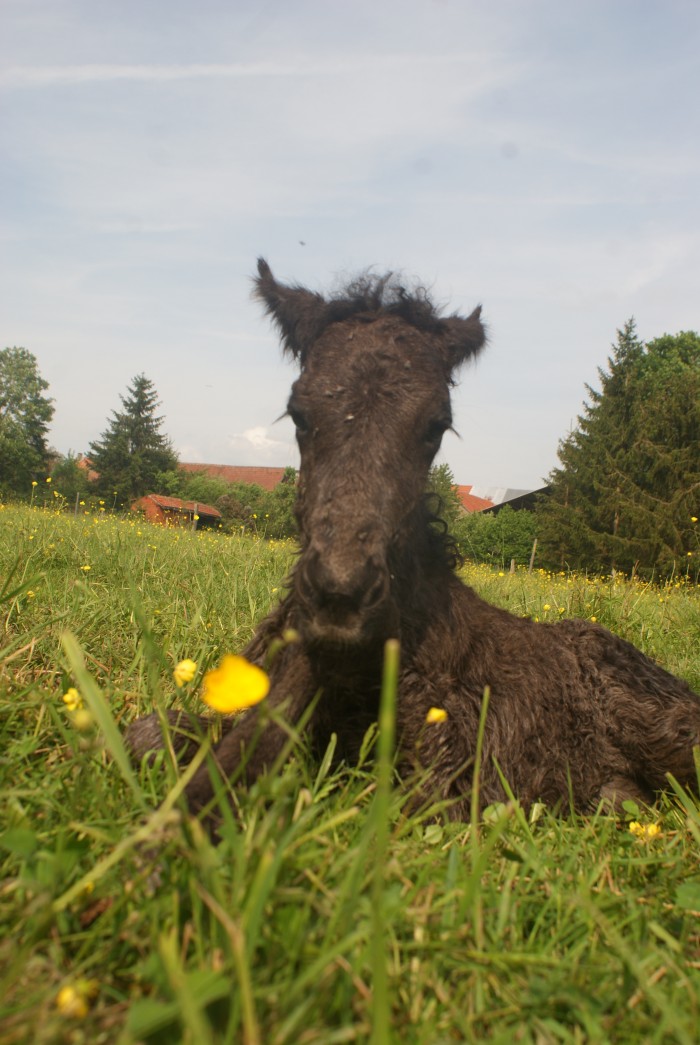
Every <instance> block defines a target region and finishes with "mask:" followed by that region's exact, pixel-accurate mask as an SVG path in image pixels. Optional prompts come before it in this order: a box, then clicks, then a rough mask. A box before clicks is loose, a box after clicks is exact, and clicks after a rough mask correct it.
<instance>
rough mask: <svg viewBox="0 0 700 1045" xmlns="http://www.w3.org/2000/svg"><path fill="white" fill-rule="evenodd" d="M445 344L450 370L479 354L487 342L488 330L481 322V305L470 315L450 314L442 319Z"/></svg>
mask: <svg viewBox="0 0 700 1045" xmlns="http://www.w3.org/2000/svg"><path fill="white" fill-rule="evenodd" d="M440 326H441V328H442V333H443V345H444V347H445V350H446V354H447V362H448V365H449V367H450V370H454V369H455V368H456V367H458V366H461V364H462V363H464V362H466V360H467V359H471V358H472V357H474V356H476V355H478V354H479V352H480V351H481V349H482V348H483V347H484V345H485V344H486V330H485V329H484V324H483V323H482V322H481V305H477V307H476V308H475V309H474V311H473V312H472V314H471V315H470V316H467V317H466V319H465V318H464V317H463V316H448V318H447V319H443V320H441V321H440Z"/></svg>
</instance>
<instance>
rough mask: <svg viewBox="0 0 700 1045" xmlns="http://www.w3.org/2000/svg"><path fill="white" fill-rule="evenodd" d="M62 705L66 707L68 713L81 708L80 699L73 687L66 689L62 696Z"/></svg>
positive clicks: (81, 702)
mask: <svg viewBox="0 0 700 1045" xmlns="http://www.w3.org/2000/svg"><path fill="white" fill-rule="evenodd" d="M63 703H64V704H65V705H66V709H67V710H68V711H77V710H78V708H81V707H82V706H83V701H82V697H81V696H80V694H79V693H78V691H77V689H76V688H75V686H71V688H70V689H67V690H66V692H65V693H64V694H63Z"/></svg>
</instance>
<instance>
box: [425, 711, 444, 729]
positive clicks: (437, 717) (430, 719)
mask: <svg viewBox="0 0 700 1045" xmlns="http://www.w3.org/2000/svg"><path fill="white" fill-rule="evenodd" d="M446 720H447V712H446V711H445V709H444V708H429V709H428V714H427V715H426V716H425V721H426V722H427V723H428V725H430V726H433V725H435V724H436V723H438V722H445V721H446Z"/></svg>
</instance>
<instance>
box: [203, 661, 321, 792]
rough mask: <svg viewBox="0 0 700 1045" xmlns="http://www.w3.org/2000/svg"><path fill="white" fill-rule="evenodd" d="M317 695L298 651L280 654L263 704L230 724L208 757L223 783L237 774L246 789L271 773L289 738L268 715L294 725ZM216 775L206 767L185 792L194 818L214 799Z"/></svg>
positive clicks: (307, 663) (305, 663)
mask: <svg viewBox="0 0 700 1045" xmlns="http://www.w3.org/2000/svg"><path fill="white" fill-rule="evenodd" d="M315 693H316V685H315V682H314V680H313V676H312V672H311V669H310V665H309V662H308V660H307V658H306V656H305V655H304V654H303V652H302V651H301V650H300V649H299V648H298V647H297V648H291V649H287V650H284V651H283V653H282V654H281V655H280V657H279V661H277V662H276V663H275V666H274V670H273V672H272V673H271V687H270V692H269V694H268V696H267V698H266V699H265V701H264V703H263V704H259V705H257V706H256V707H255V708H253V709H251V710H250V711H248V712H247V713H246V714H245V715H244V716H242V717H241V718H240V719H239V720H234V721H233V722H231V723H230V724H229V728H228V729H227V730H226V732H225V734H224V736H223V737H222V739H221V740H220V741H219V743H218V744H217V746H216V747H215V749H214V751H213V752H212V755H213V758H214V761H215V763H216V766H217V768H218V770H219V773H220V774H221V776H223V777H228V778H230V777H233V776H235V775H237V774H239V772H240V778H241V779H242V781H243V782H244V783H245V784H251V783H252V782H253V781H254V780H256V779H257V777H259V776H260V775H261V774H262V773H263V772H264V771H265V770H266V769H269V768H270V767H271V766H272V765H273V763H274V762H275V761H276V760H277V758H278V757H279V755H280V754H281V752H282V750H283V748H284V746H285V744H286V743H287V741H288V740H289V732H288V730H286V729H285V728H284V727H283V725H280V724H278V723H277V722H275V721H274V720H272V718H271V717H270V711H272V710H275V711H281V712H282V714H283V717H284V720H285V722H287V723H289V725H290V726H294V725H296V723H297V722H298V721H299V719H300V718H301V717H302V715H303V713H304V712H305V711H306V709H307V708H308V706H309V704H310V703H311V701H312V700H313V698H314V696H315ZM216 784H217V774H216V772H214V777H213V779H212V774H211V773H210V769H209V765H208V764H207V762H204V763H203V764H202V765H201V766H200V767H199V769H198V770H197V772H196V773H195V775H194V776H193V778H192V780H191V781H190V783H189V784H188V785H187V788H186V789H185V795H186V798H187V804H188V805H189V807H190V810H191V811H192V812H193V813H197V812H198V811H199V810H200V809H202V808H203V807H204V806H206V805H207V804H208V803H209V802H210V801H211V799H212V798H213V797H214V794H215V788H216Z"/></svg>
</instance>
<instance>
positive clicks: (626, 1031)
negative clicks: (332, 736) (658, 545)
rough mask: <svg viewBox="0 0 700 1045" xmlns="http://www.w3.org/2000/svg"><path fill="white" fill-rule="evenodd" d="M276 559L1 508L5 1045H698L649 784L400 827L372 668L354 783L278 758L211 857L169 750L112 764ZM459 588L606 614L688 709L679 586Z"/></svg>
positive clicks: (536, 579)
mask: <svg viewBox="0 0 700 1045" xmlns="http://www.w3.org/2000/svg"><path fill="white" fill-rule="evenodd" d="M293 556H294V547H293V545H292V544H291V543H289V542H281V543H280V542H277V543H275V542H266V541H265V540H262V539H259V538H253V537H250V536H224V535H221V534H217V533H206V532H204V533H198V534H195V533H192V532H189V531H184V530H179V531H178V530H176V531H167V530H164V529H159V528H156V527H151V526H148V525H146V524H144V523H142V522H140V521H139V520H138V519H135V518H132V519H123V518H119V517H116V516H112V515H111V514H110V513H109V512H108V511H104V510H102V511H100V510H99V507H98V508H97V510H96V511H93V510H86V514H84V515H79V516H77V517H74V516H72V515H65V514H61V513H59V512H55V511H51V510H49V509H48V508H43V507H36V506H35V507H27V506H18V505H6V506H4V507H0V622H1V625H2V627H1V630H0V734H1V743H2V748H1V754H0V783H1V786H2V804H1V806H0V809H1V815H2V824H1V826H0V864H1V867H2V870H1V872H0V925H1V926H2V931H1V932H0V1042H2V1043H4V1045H9V1043H24V1042H32V1043H37V1045H44V1043H53V1042H75V1043H80V1042H90V1043H97V1042H110V1043H111V1042H118V1043H125V1045H126V1043H137V1042H144V1043H149V1045H150V1043H160V1042H168V1043H172V1042H180V1041H182V1042H192V1043H196V1045H207V1043H224V1042H230V1043H238V1042H244V1043H246V1045H263V1043H264V1045H284V1043H291V1042H295V1043H308V1045H311V1043H319V1045H334V1043H343V1042H370V1041H372V1042H374V1043H377V1045H384V1043H385V1042H390V1041H399V1040H401V1041H403V1042H406V1043H410V1045H413V1043H416V1045H419V1043H420V1045H439V1043H448V1042H460V1041H464V1042H472V1041H479V1042H481V1041H488V1042H502V1043H511V1042H523V1043H530V1042H532V1043H537V1045H544V1043H550V1042H552V1043H554V1042H567V1043H568V1042H571V1043H583V1042H596V1043H601V1042H674V1043H675V1042H680V1043H689V1045H690V1043H694V1042H696V1041H697V1040H698V1026H700V862H699V857H700V809H699V808H698V805H697V803H696V801H695V800H693V799H692V798H690V797H689V796H688V795H686V794H684V793H683V792H682V791H681V790H680V789H675V790H674V789H673V787H672V784H671V785H670V791H669V794H668V795H667V796H664V797H663V798H662V799H660V800H659V803H658V804H657V805H656V806H655V807H654V808H651V809H646V808H643V809H637V808H633V807H630V808H629V809H628V810H627V813H626V817H623V818H614V817H611V816H608V815H605V814H604V813H603V812H599V813H598V814H596V815H593V816H590V817H587V818H582V817H575V816H568V817H555V816H553V815H552V814H551V813H550V812H548V811H547V810H546V809H544V808H541V807H535V808H534V809H532V810H531V811H530V812H529V813H528V815H525V813H524V812H523V811H522V810H521V809H520V808H519V807H518V806H517V804H516V803H508V804H506V805H503V806H498V807H492V808H490V809H488V810H487V811H486V812H485V814H484V816H483V818H481V820H479V819H478V818H477V816H476V813H474V815H473V816H472V818H471V821H470V822H469V823H453V822H449V821H446V820H445V819H443V818H442V817H441V816H440V811H439V810H437V809H433V810H428V811H427V812H426V813H425V814H422V815H420V816H418V815H416V814H415V813H411V812H410V811H409V806H410V803H409V798H410V784H408V785H404V786H398V785H397V783H396V781H394V780H393V778H392V766H391V753H390V750H389V744H388V741H389V740H390V736H391V700H392V678H391V674H390V673H388V675H387V678H386V679H385V702H384V707H383V711H384V720H383V725H384V728H383V729H382V730H381V731H380V734H379V740H377V736H376V735H374V734H373V735H369V736H368V737H367V740H366V745H365V750H364V753H363V757H362V758H361V760H360V764H359V765H356V766H339V767H338V766H336V765H335V763H334V761H333V758H332V750H331V749H329V751H328V752H327V753H326V757H325V758H324V759H323V760H322V761H321V762H320V763H318V762H317V761H314V760H312V759H311V758H310V757H309V755H308V753H307V751H306V750H305V748H304V744H303V740H301V741H299V742H297V743H294V744H291V742H290V747H292V751H291V757H290V759H289V761H288V762H287V763H286V764H285V765H284V766H281V767H280V768H279V769H278V771H277V772H274V773H271V774H270V775H269V776H267V777H266V778H265V779H264V780H261V781H259V782H258V783H257V784H256V785H255V787H254V788H252V789H251V790H250V791H247V792H246V791H241V790H238V791H237V792H236V802H237V805H238V816H237V817H236V818H234V817H233V816H229V817H228V818H227V820H226V822H225V824H224V827H223V828H222V838H221V842H220V844H219V845H218V846H216V847H214V846H213V845H212V844H211V842H210V841H209V838H208V836H207V835H206V833H205V832H204V831H203V829H202V827H201V826H200V825H199V823H198V822H197V821H195V820H193V819H191V818H190V817H189V816H188V815H187V814H186V811H185V809H184V807H183V806H182V803H181V794H182V789H183V779H186V776H185V777H184V778H183V777H182V775H181V774H180V773H179V771H178V770H177V769H176V767H175V766H174V765H173V762H172V760H171V759H170V758H169V756H168V754H167V753H164V754H163V755H162V756H159V757H158V759H157V760H156V764H155V765H153V766H150V767H149V766H146V765H144V766H142V767H140V768H136V769H134V768H132V767H131V765H130V763H129V761H128V759H127V757H126V755H125V752H124V748H123V744H122V741H121V735H122V732H123V729H124V727H125V725H126V723H127V722H128V721H130V720H131V719H132V718H133V717H135V716H136V715H139V714H143V713H145V712H147V711H150V710H152V709H153V708H156V707H168V706H171V705H173V704H176V705H179V706H185V707H191V708H194V709H196V710H202V709H201V705H200V703H199V698H198V690H199V686H200V682H201V677H202V674H203V673H204V672H205V671H206V670H207V668H209V667H212V666H214V665H215V664H216V663H217V662H218V660H219V658H220V657H221V656H222V655H223V654H224V653H226V652H235V651H237V650H239V649H240V648H241V647H242V646H243V645H244V644H245V642H246V641H247V640H248V638H249V637H250V635H251V633H252V630H253V628H254V626H255V623H256V621H258V620H259V619H260V617H261V616H262V615H263V614H264V613H265V612H266V611H267V609H268V608H269V606H270V605H271V604H272V603H273V602H274V601H275V600H276V599H277V598H279V596H280V594H281V592H282V590H283V582H284V577H285V575H286V573H287V572H288V570H289V569H290V567H291V565H292V563H293ZM463 572H464V578H465V580H466V581H467V582H468V583H470V584H472V585H473V586H474V587H475V588H476V589H477V590H478V591H479V592H480V593H481V594H482V595H484V596H485V597H486V598H488V599H490V600H491V601H493V602H496V603H498V604H500V605H502V606H505V607H506V608H508V609H510V610H511V611H512V612H514V613H518V614H528V615H531V616H533V617H536V618H538V619H540V620H554V619H557V618H560V617H563V616H582V617H587V618H589V619H596V620H598V621H600V622H601V623H602V624H605V625H606V626H608V627H610V628H611V629H612V630H614V631H616V632H618V633H619V634H621V635H623V636H624V637H625V638H627V639H630V640H631V641H633V642H634V643H636V644H637V645H638V646H639V647H640V648H641V649H643V650H644V651H645V652H646V653H648V654H649V655H650V656H652V657H654V658H656V659H657V660H659V661H660V662H661V663H663V664H664V665H665V666H666V667H668V668H669V669H670V670H672V671H674V672H676V673H677V674H679V675H681V676H683V677H684V678H686V679H687V680H688V681H689V682H690V684H691V685H692V686H693V687H694V688H695V689H696V690H699V691H700V592H699V591H698V588H697V587H694V586H693V585H692V584H690V583H688V582H687V580H686V579H685V578H683V577H679V578H676V579H674V580H672V581H670V582H668V583H667V584H665V585H663V586H661V587H657V586H654V585H651V584H643V583H641V582H639V581H627V580H624V579H623V578H620V577H618V578H616V579H615V580H611V579H610V578H604V577H594V576H588V577H586V576H576V575H567V574H550V573H547V572H544V571H537V570H536V571H534V572H533V573H532V574H528V573H527V572H526V571H524V570H519V571H516V572H515V573H510V572H508V571H505V570H504V571H499V570H498V569H494V568H492V567H476V566H466V567H465V568H464V571H463ZM186 658H187V659H191V660H193V661H195V662H196V664H197V672H196V675H195V677H194V678H193V679H192V681H191V682H189V683H187V684H185V685H184V686H182V687H181V688H178V687H177V686H176V685H175V682H174V679H173V669H174V667H175V666H176V665H177V664H178V663H179V662H180V661H181V660H183V659H186ZM69 691H75V692H74V693H71V692H69ZM66 695H68V701H67V702H66V700H64V697H65V696H66ZM79 705H82V706H79Z"/></svg>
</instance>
